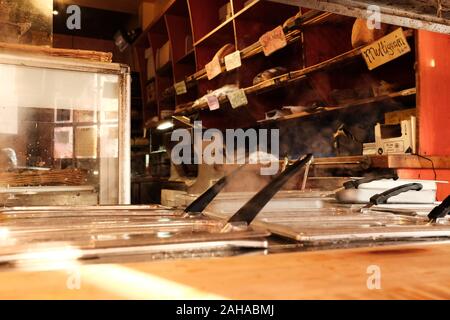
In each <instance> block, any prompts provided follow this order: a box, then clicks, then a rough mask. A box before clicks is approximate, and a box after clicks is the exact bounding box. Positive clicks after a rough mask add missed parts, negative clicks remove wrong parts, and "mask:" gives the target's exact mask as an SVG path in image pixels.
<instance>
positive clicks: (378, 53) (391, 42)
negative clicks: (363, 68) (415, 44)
mask: <svg viewBox="0 0 450 320" xmlns="http://www.w3.org/2000/svg"><path fill="white" fill-rule="evenodd" d="M410 51H411V47H410V46H409V44H408V41H407V40H406V37H405V34H404V33H403V29H402V28H398V29H397V30H395V31H394V32H392V33H390V34H388V35H387V36H385V37H383V38H381V39H379V40H378V41H375V42H374V43H372V44H371V45H368V46H367V47H364V48H362V49H361V54H362V56H363V57H364V60H365V61H366V63H367V67H368V68H369V70H373V69H375V68H377V67H379V66H381V65H383V64H385V63H388V62H390V61H392V60H395V59H397V58H398V57H401V56H403V55H404V54H407V53H408V52H410Z"/></svg>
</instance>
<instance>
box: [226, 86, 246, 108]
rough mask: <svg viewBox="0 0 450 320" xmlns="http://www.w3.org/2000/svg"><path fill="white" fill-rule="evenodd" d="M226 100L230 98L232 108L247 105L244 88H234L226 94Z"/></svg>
mask: <svg viewBox="0 0 450 320" xmlns="http://www.w3.org/2000/svg"><path fill="white" fill-rule="evenodd" d="M227 97H228V100H230V104H231V107H232V108H233V109H236V108H239V107H243V106H246V105H248V100H247V95H246V94H245V91H244V89H238V90H234V91H232V92H229V93H228V94H227Z"/></svg>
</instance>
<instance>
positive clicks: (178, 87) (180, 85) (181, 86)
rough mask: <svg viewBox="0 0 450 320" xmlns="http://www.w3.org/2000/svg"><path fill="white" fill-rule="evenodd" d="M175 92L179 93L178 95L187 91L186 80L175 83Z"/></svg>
mask: <svg viewBox="0 0 450 320" xmlns="http://www.w3.org/2000/svg"><path fill="white" fill-rule="evenodd" d="M175 92H176V93H177V96H181V95H182V94H185V93H187V87H186V82H184V81H180V82H177V83H175Z"/></svg>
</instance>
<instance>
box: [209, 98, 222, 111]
mask: <svg viewBox="0 0 450 320" xmlns="http://www.w3.org/2000/svg"><path fill="white" fill-rule="evenodd" d="M206 101H207V102H208V107H209V110H211V111H214V110H218V109H220V102H219V99H217V97H216V96H214V95H210V96H206Z"/></svg>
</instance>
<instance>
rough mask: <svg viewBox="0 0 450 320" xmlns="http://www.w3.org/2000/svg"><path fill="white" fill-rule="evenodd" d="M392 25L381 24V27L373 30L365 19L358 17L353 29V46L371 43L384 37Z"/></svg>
mask: <svg viewBox="0 0 450 320" xmlns="http://www.w3.org/2000/svg"><path fill="white" fill-rule="evenodd" d="M389 30H390V26H389V25H387V24H384V23H382V24H380V28H379V29H373V30H371V29H370V28H369V26H368V24H367V20H365V19H356V21H355V24H354V25H353V31H352V46H353V48H358V47H360V46H364V45H368V44H371V43H372V42H374V41H376V40H378V39H380V38H382V37H384V36H385V35H386V34H388V32H389Z"/></svg>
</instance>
